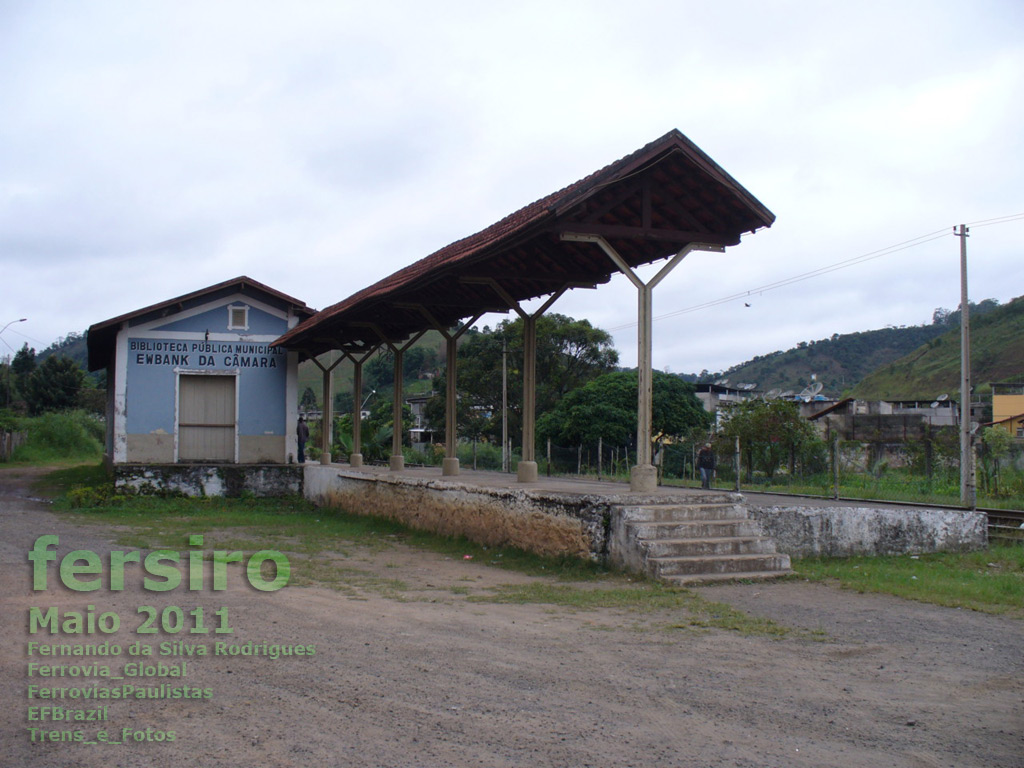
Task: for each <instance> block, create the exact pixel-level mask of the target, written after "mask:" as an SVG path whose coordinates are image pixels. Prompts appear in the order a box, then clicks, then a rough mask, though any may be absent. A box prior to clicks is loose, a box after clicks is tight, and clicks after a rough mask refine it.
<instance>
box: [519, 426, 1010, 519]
mask: <svg viewBox="0 0 1024 768" xmlns="http://www.w3.org/2000/svg"><path fill="white" fill-rule="evenodd" d="M701 444H702V443H700V442H692V443H672V444H669V445H664V446H662V447H661V448H660V449H659V450H657V451H656V453H655V464H656V466H657V467H658V474H659V478H660V482H661V483H662V484H663V485H676V486H683V487H700V476H699V472H698V471H697V468H696V466H697V452H698V451H699V449H700V447H701ZM540 448H541V450H540V451H538V453H539V454H541V455H538V461H539V463H540V472H541V473H542V474H547V475H575V476H580V477H589V478H592V479H602V480H604V479H607V480H618V481H628V479H629V470H630V467H631V466H633V464H635V463H636V451H635V449H634V448H633V447H632V446H628V445H607V444H603V443H598V444H594V445H577V446H563V445H555V444H548V445H547V446H543V447H540ZM714 449H715V455H716V463H717V466H716V470H715V472H714V477H713V480H712V487H713V488H715V489H719V490H733V491H760V492H765V493H780V494H799V495H806V496H818V497H824V498H834V499H840V498H841V499H865V500H876V501H891V502H904V503H914V504H941V505H942V506H961V494H960V455H959V445H958V444H955V445H950V441H949V440H945V441H942V440H922V441H917V442H908V443H899V444H881V443H867V442H858V441H849V440H838V439H836V440H833V441H832V443H831V444H829V443H824V442H822V443H821V444H820V445H817V446H816V447H815V448H814V450H809V451H803V452H800V451H795V450H793V451H786V450H785V449H779V450H776V451H774V452H771V453H770V455H768V454H769V451H767V450H762V451H760V452H758V453H757V454H755V453H753V452H752V451H745V450H744V446H742V445H739V443H738V442H737V441H729V440H723V439H719V440H717V441H715V443H714ZM975 452H976V460H975V466H976V470H975V486H976V494H977V506H981V507H990V508H1001V509H1017V510H1020V509H1024V441H1021V440H1017V441H1014V442H1013V443H1012V445H1011V446H1010V447H1009V449H1008V450H1007V451H1006V452H1005V453H1003V454H1002V455H999V456H995V455H992V454H991V452H989V451H987V450H986V448H985V446H984V445H979V446H977V447H976V449H975Z"/></svg>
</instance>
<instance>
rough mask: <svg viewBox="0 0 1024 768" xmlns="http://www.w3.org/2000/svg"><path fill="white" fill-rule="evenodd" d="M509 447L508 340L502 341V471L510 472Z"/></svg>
mask: <svg viewBox="0 0 1024 768" xmlns="http://www.w3.org/2000/svg"><path fill="white" fill-rule="evenodd" d="M509 458H510V457H509V445H508V339H505V338H503V339H502V340H501V471H502V472H508V471H509V464H510V463H511V462H510V461H509Z"/></svg>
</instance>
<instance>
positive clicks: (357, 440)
mask: <svg viewBox="0 0 1024 768" xmlns="http://www.w3.org/2000/svg"><path fill="white" fill-rule="evenodd" d="M364 359H365V358H364ZM352 363H353V365H354V369H353V371H352V405H353V409H352V453H351V454H350V455H349V457H348V463H349V464H350V465H351V466H353V467H361V466H363V434H362V432H363V361H362V360H356V359H354V358H353V360H352Z"/></svg>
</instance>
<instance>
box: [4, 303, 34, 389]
mask: <svg viewBox="0 0 1024 768" xmlns="http://www.w3.org/2000/svg"><path fill="white" fill-rule="evenodd" d="M26 320H28V318H27V317H22V318H20V319H18V320H11V322H9V323H8V324H7V325H5V326H4V327H3V328H0V334H2V333H3V332H4V331H6V330H7V329H8V328H10V327H11V326H12V325H14V324H15V323H24V322H25V321H26ZM4 343H5V344H6V343H7V342H4ZM8 346H10V345H9V344H8ZM11 349H14V347H11ZM11 362H12V361H11V359H10V356H8V358H7V407H8V408H10V407H11Z"/></svg>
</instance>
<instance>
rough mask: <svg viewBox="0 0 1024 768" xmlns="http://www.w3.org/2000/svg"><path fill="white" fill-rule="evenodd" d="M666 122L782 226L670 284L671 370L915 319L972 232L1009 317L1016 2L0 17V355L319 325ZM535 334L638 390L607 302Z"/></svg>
mask: <svg viewBox="0 0 1024 768" xmlns="http://www.w3.org/2000/svg"><path fill="white" fill-rule="evenodd" d="M674 128H675V129H678V130H680V131H682V132H683V133H684V134H685V135H686V136H687V137H689V138H690V139H691V140H692V141H693V142H694V143H696V144H697V145H698V146H699V147H701V149H703V150H704V151H705V152H706V153H707V154H708V155H710V156H711V157H712V158H713V159H714V160H715V161H716V162H717V163H718V164H719V165H720V166H722V167H723V168H724V169H725V170H726V171H727V172H728V173H729V174H730V175H732V176H733V178H735V179H736V180H737V181H739V183H740V184H742V185H743V186H744V187H745V188H746V189H747V190H749V191H750V192H751V193H752V194H753V195H754V196H755V197H756V198H758V200H760V201H761V202H762V203H763V204H764V205H765V206H766V207H767V208H768V209H770V210H771V211H772V212H773V213H774V214H775V215H776V217H777V219H776V222H775V224H774V225H773V226H772V227H771V228H770V229H763V230H760V231H759V232H757V233H754V234H752V235H748V236H746V237H745V238H744V239H743V242H741V243H740V245H738V246H736V247H733V248H730V249H728V251H727V252H726V253H725V254H712V253H694V254H691V255H690V256H688V257H687V258H686V259H685V260H684V261H683V262H682V263H681V264H680V266H678V267H677V268H676V269H675V270H674V271H673V272H672V274H671V275H670V276H669V277H668V278H667V279H666V280H665V281H664V282H663V283H661V285H660V286H659V287H658V289H657V290H656V291H655V293H654V315H655V318H656V321H655V324H654V364H655V366H656V367H658V368H661V369H663V370H670V371H672V372H676V373H689V372H699V371H701V370H704V369H707V370H709V371H712V372H714V371H721V370H724V369H726V368H728V367H729V366H732V365H735V364H739V363H742V362H744V361H746V360H748V359H750V358H752V357H754V356H756V355H763V354H768V353H771V352H773V351H775V350H784V349H788V348H791V347H794V346H796V345H797V344H798V343H799V342H801V341H810V340H817V339H824V338H828V337H830V336H832V335H833V334H835V333H851V332H856V331H863V330H871V329H876V328H883V327H886V326H899V325H919V324H923V323H929V322H931V318H932V313H933V311H934V310H935V309H936V308H938V307H946V308H955V307H956V306H957V305H958V304H959V301H960V240H959V239H958V238H957V237H956V236H955V235H954V234H953V227H954V226H956V225H959V224H968V225H969V226H970V227H971V231H970V237H969V238H968V240H967V250H968V263H969V269H968V271H969V279H968V283H969V291H970V298H971V300H972V301H980V300H982V299H987V298H995V299H997V300H999V301H1000V302H1001V303H1005V302H1006V301H1008V300H1010V299H1012V298H1014V297H1016V296H1019V295H1022V294H1024V2H1021V1H1020V0H974V1H973V2H971V3H969V4H966V3H963V2H944V1H943V0H931V1H925V0H921V1H918V0H901V1H900V2H897V3H894V2H891V0H887V1H886V2H874V1H873V0H866V1H863V2H857V3H849V2H831V1H829V0H819V1H814V2H812V1H810V0H807V1H806V2H796V1H792V2H787V1H786V0H776V1H773V2H764V0H732V1H731V2H718V3H710V2H706V0H704V1H702V2H691V1H690V0H673V1H672V2H669V1H668V0H663V1H662V2H651V1H649V0H631V2H629V3H625V2H608V1H601V0H594V1H592V2H584V1H582V0H562V1H561V2H558V3H552V2H550V0H548V1H547V2H534V1H533V0H522V1H521V2H517V3H500V4H499V3H484V2H479V0H474V1H473V2H445V1H444V0H439V1H438V2H434V3H422V2H389V1H388V0H379V1H378V2H376V3H373V4H370V3H352V2H347V1H346V0H331V1H327V0H298V1H297V2H292V3H288V4H285V3H269V2H263V1H262V0H245V1H244V2H239V1H235V0H223V1H220V2H216V3H211V2H207V1H204V2H191V1H190V0H176V1H175V2H169V1H162V0H152V1H150V2H145V3H138V2H129V0H121V1H120V2H104V1H103V0H96V1H94V2H89V3H68V2H53V1H51V0H33V2H27V0H22V1H20V2H19V1H18V0H5V1H3V2H0V328H3V326H4V325H6V324H7V323H8V321H12V320H18V319H20V318H27V320H26V321H25V322H15V323H13V324H11V325H9V326H8V327H7V328H6V330H3V331H2V332H0V356H3V355H7V354H11V353H12V352H13V350H16V349H18V348H20V347H21V345H22V344H23V343H26V342H27V343H28V344H29V345H30V346H32V347H35V348H36V349H37V350H41V349H43V348H45V347H46V346H48V345H49V344H50V343H51V342H53V341H54V340H56V339H57V338H59V337H62V336H65V335H66V334H67V333H69V332H82V331H84V330H85V329H86V328H88V327H89V326H90V325H92V324H93V323H97V322H101V321H103V320H106V319H109V318H112V317H116V316H118V315H120V314H123V313H126V312H130V311H132V310H135V309H139V308H141V307H144V306H148V305H150V304H153V303H157V302H160V301H163V300H165V299H169V298H173V297H175V296H178V295H181V294H185V293H189V292H191V291H194V290H198V289H201V288H204V287H206V286H208V285H211V284H214V283H218V282H221V281H224V280H228V279H230V278H233V277H237V276H239V275H248V276H249V277H251V278H253V279H255V280H258V281H260V282H262V283H265V284H267V285H269V286H271V287H273V288H275V289H277V290H279V291H282V292H284V293H287V294H290V295H292V296H295V297H297V298H299V299H301V300H302V301H304V302H306V303H307V304H308V305H309V306H312V307H314V308H317V309H322V308H324V307H327V306H329V305H331V304H334V303H336V302H338V301H341V300H343V299H344V298H346V297H348V296H349V295H351V294H353V293H355V292H356V291H358V290H360V289H362V288H364V287H366V286H367V285H370V284H371V283H374V282H376V281H377V280H379V279H381V278H383V277H386V276H387V275H389V274H391V273H392V272H394V271H396V270H398V269H401V268H402V267H404V266H406V265H408V264H410V263H412V262H414V261H417V260H419V259H420V258H423V257H424V256H427V255H429V254H431V253H433V252H434V251H436V250H438V249H440V248H442V247H444V246H445V245H447V244H449V243H451V242H453V241H455V240H458V239H461V238H463V237H466V236H468V235H470V234H473V233H475V232H477V231H479V230H481V229H483V228H485V227H487V226H489V225H490V224H492V223H494V222H495V221H497V220H499V219H501V218H503V217H504V216H506V215H507V214H509V213H511V212H513V211H515V210H517V209H519V208H521V207H523V206H524V205H527V204H528V203H530V202H532V201H534V200H536V199H538V198H540V197H543V196H545V195H547V194H549V193H551V192H553V191H555V190H557V189H560V188H562V187H564V186H566V185H567V184H570V183H572V182H574V181H576V180H578V179H580V178H583V177H584V176H586V175H588V174H590V173H591V172H593V171H595V170H597V169H599V168H602V167H604V166H605V165H607V164H608V163H610V162H613V161H615V160H617V159H619V158H621V157H623V156H624V155H627V154H629V153H631V152H633V151H634V150H636V149H639V148H640V147H641V146H643V145H644V144H646V143H648V142H650V141H652V140H654V139H656V138H658V137H660V136H662V135H664V134H665V133H667V132H668V131H670V130H672V129H674ZM903 245H905V246H907V247H899V248H897V246H903ZM832 267H836V268H834V269H832ZM643 274H644V275H645V276H646V274H647V273H643ZM793 278H801V279H797V280H792V279H793ZM726 299H728V300H726ZM551 311H555V312H560V313H563V314H567V315H571V316H573V317H581V318H587V319H588V320H590V321H591V322H592V323H593V324H595V325H597V326H599V327H602V328H605V329H607V330H610V331H612V333H613V335H614V338H615V343H616V346H617V348H618V349H619V351H620V356H621V362H622V363H623V364H625V365H635V363H636V349H635V348H636V324H635V323H636V290H635V288H633V287H632V285H631V284H630V283H629V282H628V281H627V280H626V278H625V277H624V276H621V275H620V276H617V277H615V278H613V279H612V281H611V282H610V283H609V284H608V285H606V286H601V287H599V288H598V290H597V291H590V290H580V291H573V292H571V293H570V294H567V295H566V296H564V297H563V298H561V299H559V301H558V302H557V303H556V304H555V305H554V307H553V308H552V310H551ZM502 318H503V316H499V315H490V316H487V317H485V318H484V319H483V320H482V321H481V323H480V324H481V325H483V324H489V325H494V324H495V323H496V322H499V321H500V320H501V319H502ZM808 373H813V371H809V372H808Z"/></svg>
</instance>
